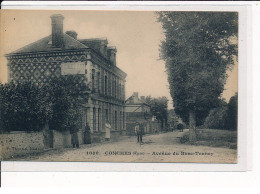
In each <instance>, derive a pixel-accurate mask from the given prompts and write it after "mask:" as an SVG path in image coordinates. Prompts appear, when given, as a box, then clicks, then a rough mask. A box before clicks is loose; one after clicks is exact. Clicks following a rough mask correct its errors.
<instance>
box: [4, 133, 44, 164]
mask: <svg viewBox="0 0 260 194" xmlns="http://www.w3.org/2000/svg"><path fill="white" fill-rule="evenodd" d="M0 145H1V146H0V160H4V159H9V160H11V159H12V157H14V156H19V155H25V154H30V153H37V152H42V151H43V150H44V144H43V133H42V132H20V131H19V132H18V131H17V132H10V133H3V134H0Z"/></svg>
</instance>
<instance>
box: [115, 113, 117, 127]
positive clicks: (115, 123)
mask: <svg viewBox="0 0 260 194" xmlns="http://www.w3.org/2000/svg"><path fill="white" fill-rule="evenodd" d="M115 130H117V111H115Z"/></svg>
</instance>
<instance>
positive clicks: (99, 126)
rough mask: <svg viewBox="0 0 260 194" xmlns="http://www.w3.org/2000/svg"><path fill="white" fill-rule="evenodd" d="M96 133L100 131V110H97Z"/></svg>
mask: <svg viewBox="0 0 260 194" xmlns="http://www.w3.org/2000/svg"><path fill="white" fill-rule="evenodd" d="M97 130H98V131H100V108H99V109H98V129H97Z"/></svg>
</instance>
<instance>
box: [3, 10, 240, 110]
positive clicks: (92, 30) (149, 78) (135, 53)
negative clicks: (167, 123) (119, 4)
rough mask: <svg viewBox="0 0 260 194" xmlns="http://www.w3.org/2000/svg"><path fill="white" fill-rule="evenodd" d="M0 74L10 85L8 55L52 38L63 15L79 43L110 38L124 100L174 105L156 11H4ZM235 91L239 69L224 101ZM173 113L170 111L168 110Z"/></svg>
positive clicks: (233, 74) (232, 73) (231, 75)
mask: <svg viewBox="0 0 260 194" xmlns="http://www.w3.org/2000/svg"><path fill="white" fill-rule="evenodd" d="M1 12H2V15H1V23H2V25H3V26H1V30H3V31H2V32H1V36H2V37H1V69H0V70H1V74H0V81H1V82H5V81H6V75H7V73H6V60H5V58H4V57H3V55H4V54H6V53H9V52H12V51H14V50H16V49H18V48H21V47H22V46H25V45H27V44H29V43H32V42H34V41H36V40H38V39H40V38H43V37H45V36H48V35H50V34H51V20H50V15H52V14H57V13H60V14H62V15H63V16H64V17H65V19H64V32H65V31H67V30H75V31H76V32H77V33H78V38H79V39H81V38H98V37H107V39H108V42H109V46H116V47H117V51H118V52H117V66H118V67H119V68H121V69H122V70H123V71H124V72H126V73H127V78H126V97H129V96H130V95H131V94H132V93H133V92H139V95H140V96H142V95H144V96H147V95H151V96H152V97H159V96H166V97H167V98H168V99H169V100H171V97H170V94H169V89H168V88H169V86H168V82H167V75H166V73H165V67H164V61H161V60H159V45H160V41H161V40H163V37H164V35H163V32H162V28H161V25H160V23H157V21H156V15H155V14H154V12H149V11H139V12H136V11H135V12H134V11H131V12H126V11H60V10H59V11H10V10H9V11H6V10H5V11H3V10H2V11H1ZM236 91H237V66H235V67H234V69H233V71H232V72H231V73H230V77H229V79H228V81H227V84H226V90H225V91H224V93H223V97H224V98H226V99H227V100H228V99H229V98H230V97H231V96H232V95H234V93H235V92H236ZM169 108H172V107H169Z"/></svg>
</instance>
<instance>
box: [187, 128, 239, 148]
mask: <svg viewBox="0 0 260 194" xmlns="http://www.w3.org/2000/svg"><path fill="white" fill-rule="evenodd" d="M188 133H189V132H185V133H184V135H183V137H182V138H183V139H185V140H187V138H188V135H189V134H188ZM196 134H197V141H196V142H195V145H202V146H210V147H224V148H230V149H237V131H229V130H218V129H197V131H196ZM188 143H189V142H185V144H188Z"/></svg>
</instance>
